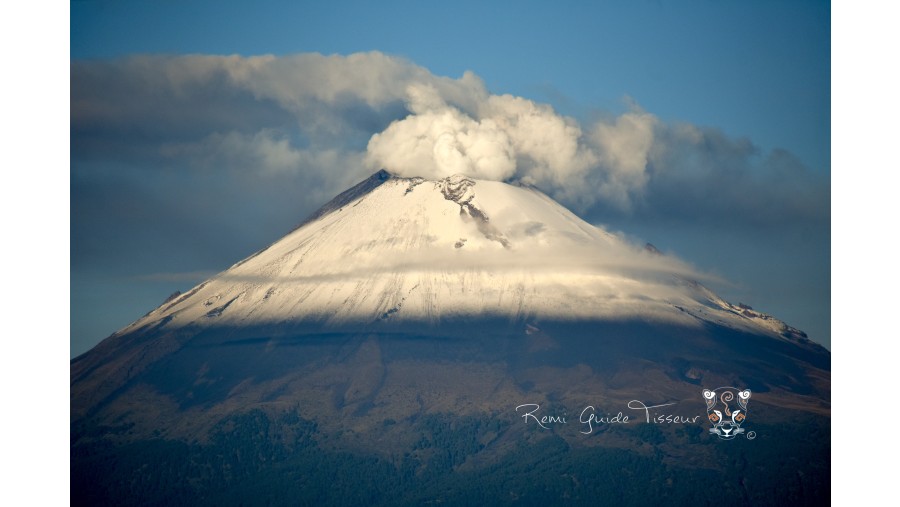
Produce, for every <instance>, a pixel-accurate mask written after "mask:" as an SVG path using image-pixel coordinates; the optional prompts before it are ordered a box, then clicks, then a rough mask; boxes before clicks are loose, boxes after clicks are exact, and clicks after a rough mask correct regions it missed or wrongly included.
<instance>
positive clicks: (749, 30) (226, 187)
mask: <svg viewBox="0 0 900 507" xmlns="http://www.w3.org/2000/svg"><path fill="white" fill-rule="evenodd" d="M483 3H484V2H453V3H444V4H436V3H426V2H317V3H312V2H254V3H252V5H251V4H249V3H248V4H247V5H234V4H231V3H228V4H222V3H221V2H196V1H187V2H174V1H165V2H134V1H133V2H110V1H78V2H72V3H71V4H70V7H71V23H70V29H71V40H70V41H71V60H72V69H73V71H72V88H73V92H72V95H73V108H72V113H71V114H72V119H71V122H72V126H71V129H72V152H71V153H72V155H71V157H72V160H71V178H72V186H71V200H72V205H71V206H72V222H71V232H72V252H71V253H72V256H71V277H72V284H71V310H72V316H71V332H72V342H71V353H72V355H77V354H79V353H81V352H84V351H85V350H87V349H88V348H89V347H91V346H93V345H94V344H95V343H97V342H98V341H99V340H101V339H102V338H104V337H105V336H107V335H109V334H110V333H112V332H114V331H115V330H116V329H118V328H119V327H121V326H123V325H125V324H127V323H129V322H131V321H133V320H135V319H136V318H138V317H140V316H141V315H142V314H143V313H145V312H146V311H149V310H150V309H152V308H153V307H155V306H156V305H158V304H159V303H161V302H162V300H163V299H164V298H165V297H166V296H168V295H169V294H170V293H171V292H173V291H175V290H182V291H183V290H186V289H188V288H190V286H191V285H193V284H194V283H197V282H199V281H201V280H202V278H203V277H205V276H207V275H208V274H211V273H214V272H217V271H219V270H222V269H225V268H227V267H228V266H229V265H230V264H231V263H233V262H235V261H237V260H239V259H240V258H242V257H244V256H246V255H248V254H250V253H252V252H253V251H255V250H256V249H258V248H259V247H262V246H264V245H266V244H268V243H269V242H271V241H273V240H275V239H277V238H278V237H279V236H280V235H281V234H283V233H284V232H286V231H287V230H289V229H290V227H291V226H292V225H293V224H296V223H298V222H300V221H301V220H302V219H303V215H305V214H306V213H309V212H311V211H312V210H314V209H315V208H316V207H317V206H318V205H320V204H322V203H324V202H325V200H327V198H328V197H330V195H333V194H334V193H336V192H337V191H340V190H341V189H342V187H341V186H340V185H341V184H343V181H344V180H341V179H340V178H336V179H325V180H323V179H321V178H319V177H317V178H318V179H317V178H312V179H310V177H308V175H307V176H304V175H295V176H292V178H289V179H283V180H279V181H278V184H279V186H282V187H283V186H284V183H286V182H293V183H295V184H297V185H301V188H303V192H300V193H302V194H303V195H304V197H303V198H296V197H292V196H290V195H288V194H286V193H285V192H284V191H283V189H273V188H272V187H268V186H267V184H266V183H265V181H264V180H260V181H262V182H256V181H257V180H253V179H251V180H246V179H240V177H229V175H234V174H240V173H238V172H235V173H228V172H223V173H220V174H217V175H216V176H215V177H213V176H211V175H210V171H212V170H214V169H209V168H208V167H207V168H203V167H200V168H199V169H198V167H199V166H198V165H196V164H194V165H191V164H188V163H186V162H185V163H184V166H183V167H182V166H180V165H178V164H179V163H178V162H173V159H171V158H169V159H165V160H162V159H160V157H159V155H158V154H159V152H160V148H161V147H163V146H168V147H171V146H182V145H184V143H187V142H194V141H196V140H197V139H209V135H210V134H211V133H213V134H215V133H219V134H222V135H226V134H227V133H225V132H224V131H222V130H221V128H220V127H219V125H221V124H222V123H221V122H225V123H227V122H228V121H230V120H229V118H224V119H222V118H220V117H219V116H216V115H224V114H225V113H223V112H222V111H223V109H222V105H223V104H225V105H226V106H227V107H229V108H231V107H234V109H233V110H232V109H228V111H232V112H234V114H235V115H238V113H240V115H244V114H247V115H249V114H251V113H252V114H253V115H255V116H253V118H257V119H258V118H263V119H264V120H263V119H260V120H259V122H260V123H259V125H260V126H261V127H260V128H262V126H265V128H266V129H270V130H271V129H273V128H274V129H282V128H283V129H284V130H285V132H287V134H286V135H288V139H289V143H292V146H301V145H302V146H307V145H309V146H315V145H316V142H318V141H317V139H313V138H315V137H316V136H315V135H312V134H309V132H306V131H304V132H300V133H297V132H294V130H296V128H294V127H290V125H291V122H292V121H295V119H293V118H287V117H286V116H285V111H284V110H283V109H279V108H277V107H274V106H272V107H270V106H271V105H270V104H246V103H244V102H247V101H248V100H249V99H247V98H246V97H243V96H241V97H242V98H240V100H241V101H244V102H241V104H239V105H235V101H238V99H234V98H233V96H232V95H228V93H231V92H229V91H227V90H226V91H225V92H222V90H221V89H220V88H211V87H210V86H212V85H210V84H209V83H206V84H205V85H204V86H206V88H198V89H197V90H195V93H197V94H201V92H203V90H206V91H209V90H213V91H214V92H215V91H216V90H218V92H222V93H223V96H222V97H219V98H216V99H215V100H212V99H209V98H208V96H203V97H202V100H203V101H204V102H203V104H199V105H198V107H197V108H196V110H198V111H201V112H202V111H207V110H208V111H209V118H207V119H204V118H200V117H198V116H190V117H184V118H182V117H179V116H177V115H178V114H180V113H179V112H178V109H177V108H174V107H173V109H172V112H171V114H170V116H171V118H174V120H172V121H173V123H167V121H169V119H171V118H169V117H165V115H164V114H162V113H160V114H158V115H149V116H143V117H142V116H141V114H146V113H145V112H142V111H136V112H135V113H134V114H133V115H132V116H128V117H126V118H123V119H122V118H120V119H118V120H117V121H120V122H121V123H116V124H103V123H102V120H103V119H104V118H107V119H108V117H106V116H102V117H101V116H97V117H93V116H91V117H88V116H85V115H82V114H81V112H80V111H81V110H80V109H78V108H77V105H76V104H75V100H74V99H80V98H84V99H85V101H87V102H90V103H92V104H97V101H102V100H107V101H108V102H107V104H108V105H109V106H110V107H111V108H114V109H115V108H118V109H126V107H125V106H127V105H129V101H130V100H134V101H139V100H146V101H148V103H150V102H149V101H151V100H157V99H159V94H155V93H156V91H154V90H153V89H151V88H147V87H144V86H143V85H141V86H138V85H135V84H134V83H133V81H130V80H129V79H128V77H129V76H130V75H131V76H133V75H134V74H128V73H129V72H132V73H133V72H135V71H134V66H130V67H129V66H127V65H125V64H123V63H122V62H123V58H125V59H127V58H129V57H130V56H131V55H136V54H147V53H149V54H165V55H188V54H192V55H232V54H237V55H242V56H244V57H249V56H253V55H263V54H272V55H276V56H277V57H289V56H290V55H294V54H298V53H310V52H316V53H322V54H325V55H330V54H339V55H349V54H352V53H357V52H362V51H373V50H374V51H378V52H380V53H383V54H385V55H392V56H396V57H400V58H401V59H403V61H405V62H409V64H410V65H414V66H417V67H421V68H424V69H427V71H429V72H430V74H431V75H432V76H438V77H441V76H446V77H449V78H452V79H459V78H460V77H461V76H462V75H463V73H464V72H465V71H467V70H470V71H472V72H474V73H475V74H476V75H477V76H478V77H480V78H481V79H482V80H483V82H484V87H485V88H486V89H487V90H488V91H489V92H490V93H491V94H497V95H499V94H512V95H515V96H520V97H524V98H526V99H529V100H531V101H534V102H536V103H543V104H549V105H551V106H552V107H553V109H554V110H555V111H556V112H558V113H560V114H562V115H566V116H569V117H572V118H574V119H575V120H576V121H578V122H579V123H580V124H581V125H582V127H583V128H584V129H585V130H587V129H588V127H589V126H590V125H594V124H596V123H598V122H599V123H603V122H607V123H609V122H614V121H615V119H616V118H619V117H621V116H622V115H627V114H629V113H633V112H634V111H642V112H646V113H647V114H650V115H653V117H654V118H656V119H657V121H658V125H661V126H660V127H658V128H659V129H660V132H661V133H660V134H658V135H657V139H662V138H663V137H665V135H669V136H670V137H672V136H674V137H677V136H676V133H677V132H680V130H679V128H680V127H679V126H684V125H688V126H690V127H691V128H693V129H697V130H698V131H700V132H702V133H703V140H704V141H703V143H702V144H703V147H700V148H698V147H697V146H693V147H692V148H691V149H692V150H695V151H691V152H689V153H687V154H686V155H684V156H683V157H680V158H677V159H675V158H671V157H669V158H666V159H665V160H663V159H660V160H659V161H658V164H657V167H655V168H654V170H656V171H657V173H656V174H659V175H663V176H664V175H665V174H669V175H672V174H676V173H677V172H678V171H682V172H684V173H685V174H688V173H691V171H694V169H695V168H693V166H691V164H692V163H693V161H699V162H697V163H698V164H699V165H700V166H702V167H703V172H701V173H700V175H699V176H698V175H696V174H695V175H693V176H690V177H688V176H685V177H683V178H681V179H678V178H675V179H672V180H665V179H664V178H663V176H660V178H663V179H660V180H659V183H658V184H657V185H656V186H654V184H653V182H652V181H651V183H650V184H649V186H648V187H647V188H646V189H644V191H643V192H642V193H641V194H640V195H639V196H637V197H636V199H637V201H636V202H638V203H639V204H638V205H635V206H634V207H632V209H630V210H623V209H621V208H617V207H615V206H607V205H605V204H604V202H603V200H602V199H597V200H596V201H592V202H591V203H590V204H589V205H587V206H585V207H583V208H582V209H580V210H579V212H580V214H581V215H582V216H583V217H584V218H586V219H587V220H589V221H592V222H594V223H598V224H604V225H607V226H608V227H611V228H613V229H615V230H620V231H624V232H626V233H628V234H631V235H634V236H636V237H638V238H640V239H643V240H647V241H651V242H653V243H654V244H656V245H657V246H658V247H659V248H660V249H661V250H663V251H667V252H672V253H674V254H676V255H678V256H680V257H682V258H684V259H686V260H688V261H690V262H692V263H694V264H695V265H696V266H698V267H699V268H701V269H703V270H706V271H709V272H712V273H714V274H717V275H720V276H721V277H722V278H724V279H726V280H728V282H724V281H723V282H722V283H720V284H718V285H717V286H715V287H714V288H715V289H716V290H717V291H718V292H720V293H721V294H722V295H723V296H725V297H726V298H728V299H731V300H739V301H743V302H745V303H749V304H751V305H753V306H754V307H755V308H758V309H761V310H763V311H766V312H769V313H772V314H774V315H775V316H777V317H779V318H781V319H783V320H785V321H787V322H788V323H789V324H791V325H794V326H796V327H799V328H801V329H803V330H805V331H807V332H808V333H809V334H810V337H811V338H813V339H814V340H817V341H819V342H822V343H825V344H826V345H828V344H830V208H829V199H828V196H829V193H830V187H829V184H828V181H829V178H830V171H831V160H830V149H831V146H830V132H831V126H830V99H831V93H830V73H831V69H830V31H831V27H830V5H829V3H827V2H804V1H790V2H769V1H758V2H737V1H733V2H713V1H694V2H658V1H657V2H649V1H648V2H643V1H631V2H624V1H623V2H590V3H588V2H555V3H552V4H550V3H548V2H494V3H491V4H490V5H482V4H483ZM170 64H171V62H169V61H166V62H162V63H160V62H155V63H152V64H148V65H150V66H151V67H152V66H153V65H157V66H160V67H157V68H160V69H161V68H164V67H165V68H171V67H167V66H169V65H170ZM157 91H158V90H157ZM218 92H216V93H218ZM226 92H227V93H226ZM141 94H144V95H141ZM207 95H208V94H207ZM198 96H199V95H198ZM235 96H236V95H235ZM154 97H155V98H154ZM160 100H161V99H160ZM219 100H221V102H217V101H219ZM91 101H93V102H91ZM386 104H387V105H385V106H384V107H383V108H380V109H379V108H376V109H373V110H372V111H368V110H367V111H364V112H363V113H360V114H361V115H363V116H364V119H365V121H366V122H369V123H371V125H376V126H378V127H384V126H386V122H389V121H391V120H394V119H399V118H401V117H402V114H404V113H403V112H402V111H399V114H400V116H397V115H398V111H396V110H392V109H391V108H392V107H394V106H391V105H390V103H387V102H386ZM158 105H159V107H158V108H156V109H155V110H154V111H157V112H158V111H169V109H166V108H167V107H168V106H169V105H171V104H169V103H162V102H160V103H159V104H158ZM182 106H183V104H182ZM200 106H203V107H207V108H208V109H203V107H200ZM379 107H380V106H379ZM342 111H343V112H341V113H340V114H343V115H345V116H343V117H342V118H344V120H347V118H349V116H347V115H349V114H350V113H347V112H346V111H344V110H342ZM197 114H198V115H199V114H200V113H197ZM303 114H312V113H309V111H307V110H304V113H303ZM353 114H357V113H353ZM172 115H174V116H172ZM240 115H238V116H240ZM240 117H244V116H240ZM248 117H249V116H248ZM97 118H99V120H98V119H97ZM167 118H169V119H167ZM304 118H306V119H308V118H307V117H304ZM354 118H355V120H359V118H360V116H359V115H357V116H354ZM248 121H250V120H248ZM254 121H255V120H254ZM359 121H362V120H359ZM92 122H93V123H92ZM217 122H219V123H217ZM345 123H346V121H345ZM351 123H352V122H351ZM341 125H345V124H344V123H342V124H341ZM366 125H368V123H367V124H366ZM345 127H346V125H345ZM237 128H238V127H235V129H237ZM342 128H344V127H342ZM346 128H347V129H349V130H343V131H342V132H349V133H350V134H351V135H349V136H348V138H347V139H348V141H347V144H348V150H351V151H352V149H357V150H358V149H360V146H361V147H362V149H364V147H365V144H364V143H365V140H366V139H367V136H368V135H369V134H370V130H371V128H374V127H371V128H370V127H354V128H353V129H350V128H349V127H346ZM367 128H370V130H366V129H367ZM291 129H294V130H291ZM270 130H266V132H268V131H270ZM301 130H302V129H301ZM377 130H378V129H375V130H374V131H377ZM374 131H372V133H374ZM260 132H262V130H260ZM256 139H258V138H256ZM154 143H156V144H154ZM178 143H182V144H178ZM322 143H324V144H323V145H322V146H325V145H327V148H328V149H331V150H334V149H337V148H336V146H338V144H337V143H338V141H337V140H336V139H335V138H329V139H327V140H325V141H322ZM360 143H362V144H360ZM680 146H681V145H679V144H678V142H677V141H671V142H670V144H669V145H667V147H668V149H669V150H670V151H672V152H674V151H677V150H676V149H675V148H679V147H680ZM673 147H674V148H673ZM704 147H705V148H704ZM701 148H702V149H701ZM703 150H706V151H703ZM192 153H193V152H192ZM351 158H352V157H351ZM666 163H670V164H671V167H667V166H666ZM235 171H237V170H235ZM666 171H668V173H666ZM323 174H324V173H323ZM669 177H671V176H669ZM347 178H350V176H347ZM691 178H695V179H691ZM698 178H699V179H698ZM248 181H249V182H251V183H250V184H249V186H248ZM742 183H746V186H745V187H744V188H748V189H752V192H751V191H750V190H748V194H749V197H747V199H746V201H744V200H742V199H740V197H741V189H740V188H737V187H735V186H734V185H738V184H742ZM269 184H270V185H275V183H272V182H271V181H270V183H269ZM678 185H682V187H678ZM729 185H731V186H729ZM666 186H668V187H670V188H675V187H678V188H681V191H680V192H679V193H675V192H671V191H670V192H666V191H665V187H666ZM176 189H177V190H176ZM810 189H816V191H815V192H813V191H811V190H810ZM295 190H296V189H295ZM329 192H331V194H330V195H329ZM235 196H241V197H240V201H242V202H241V203H240V204H239V205H234V204H232V205H231V206H229V208H230V209H220V210H217V212H218V213H212V212H210V211H209V210H215V209H216V206H217V205H218V204H220V203H222V202H225V201H228V202H232V203H233V202H234V199H235ZM723 196H724V197H723ZM795 196H796V197H795ZM187 201H191V203H189V204H186V202H187ZM260 203H264V204H262V205H261V204H260ZM564 204H569V205H572V203H566V202H564ZM166 213H171V215H166ZM161 217H166V219H165V220H163V219H162V218H161ZM260 224H264V225H260Z"/></svg>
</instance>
